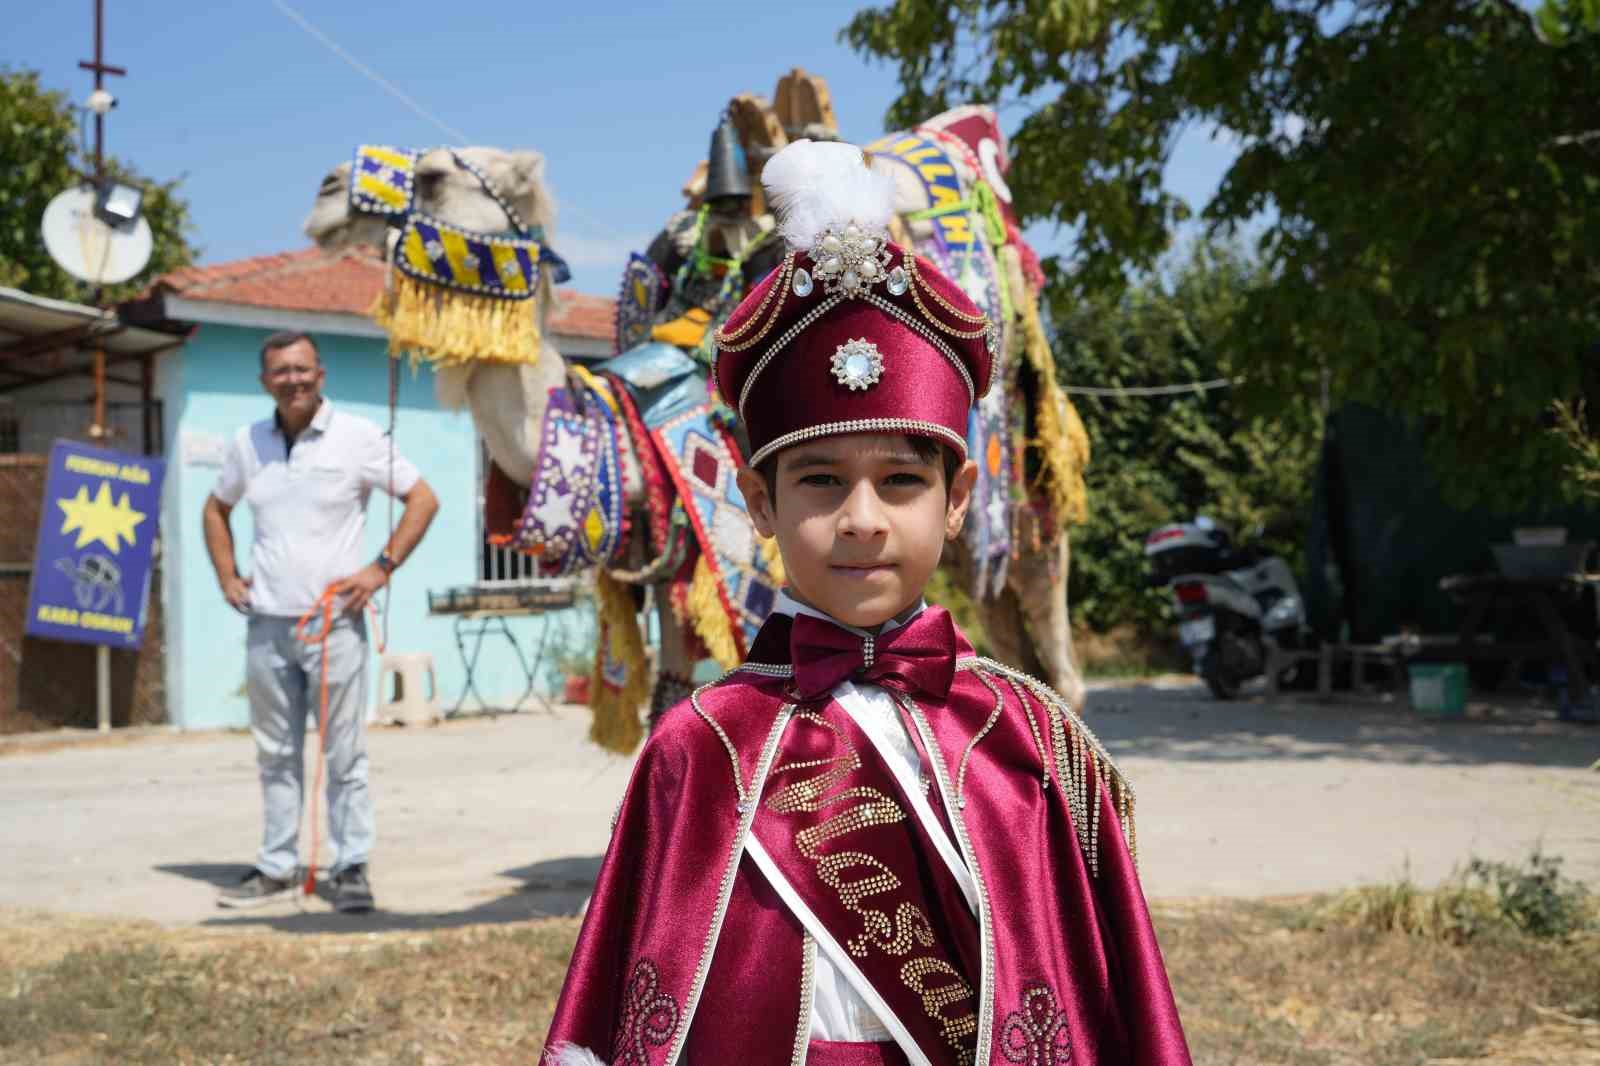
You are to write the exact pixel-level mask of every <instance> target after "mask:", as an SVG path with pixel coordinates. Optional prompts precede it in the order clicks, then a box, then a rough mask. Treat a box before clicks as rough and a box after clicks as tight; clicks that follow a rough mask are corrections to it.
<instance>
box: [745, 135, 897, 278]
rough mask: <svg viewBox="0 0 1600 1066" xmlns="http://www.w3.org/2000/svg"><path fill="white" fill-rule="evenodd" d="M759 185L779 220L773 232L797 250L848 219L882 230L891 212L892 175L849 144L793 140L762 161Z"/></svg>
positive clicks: (842, 227)
mask: <svg viewBox="0 0 1600 1066" xmlns="http://www.w3.org/2000/svg"><path fill="white" fill-rule="evenodd" d="M761 184H762V186H763V187H764V188H765V189H766V192H767V202H768V203H770V204H771V205H772V207H773V210H774V211H776V212H777V215H778V218H779V219H780V220H781V221H780V222H779V225H778V232H779V233H781V234H782V235H783V239H784V240H785V241H787V242H788V244H789V247H791V248H793V249H795V250H796V251H807V252H808V251H810V250H811V248H812V246H813V245H814V244H816V242H817V238H818V237H819V236H820V235H821V234H822V231H823V230H828V229H831V230H833V231H835V232H839V231H841V230H843V229H844V227H845V226H847V225H849V224H850V223H852V222H854V223H855V224H856V225H857V226H860V227H861V228H862V229H864V230H871V231H874V232H877V233H880V234H881V233H884V232H886V231H887V230H888V228H889V220H890V218H892V217H893V215H894V179H893V178H891V177H890V176H889V175H887V174H883V173H880V172H878V171H875V170H873V169H871V168H870V167H869V166H868V165H867V159H866V156H865V155H864V154H863V153H862V151H861V149H860V148H859V147H857V146H856V145H853V144H845V143H843V142H839V141H812V140H799V141H795V142H794V143H793V144H790V145H788V146H786V147H785V148H783V149H782V150H780V151H779V152H778V154H776V155H774V156H773V157H772V158H771V159H769V160H767V165H766V167H765V168H763V169H762V171H761Z"/></svg>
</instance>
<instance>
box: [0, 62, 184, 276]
mask: <svg viewBox="0 0 1600 1066" xmlns="http://www.w3.org/2000/svg"><path fill="white" fill-rule="evenodd" d="M77 133H78V124H77V119H76V118H75V117H74V115H73V111H72V106H71V104H70V103H69V102H68V100H67V98H66V96H65V94H63V93H59V92H55V91H52V90H48V89H44V88H42V87H41V86H40V84H39V76H38V74H36V73H34V72H33V71H7V70H0V160H3V161H4V163H3V165H0V285H6V286H10V287H12V288H22V289H26V290H27V291H28V292H31V293H34V294H35V295H39V296H53V297H56V298H58V299H63V300H79V301H82V300H87V299H90V298H91V296H92V294H91V293H89V292H88V290H87V286H85V285H84V284H83V283H81V282H79V281H77V280H76V279H75V278H73V277H72V276H71V275H69V274H67V273H66V272H65V271H63V270H62V269H61V268H60V267H58V266H56V264H55V262H54V261H53V260H52V259H51V258H50V253H49V252H47V251H46V250H45V247H44V240H43V238H42V237H40V235H39V222H40V219H42V218H43V217H44V209H45V205H47V204H48V203H49V202H50V199H51V198H52V197H53V196H55V195H56V194H57V193H59V192H61V191H62V190H63V189H67V188H70V187H71V186H72V185H73V184H75V183H77V182H79V181H81V180H83V176H84V175H85V174H86V173H88V172H89V171H91V170H92V169H93V162H92V160H85V159H82V158H80V157H79V153H78V150H77V146H76V143H75V142H76V139H77ZM106 172H107V173H108V175H110V176H111V177H114V178H117V179H118V180H121V181H124V182H127V183H129V184H137V185H140V186H142V187H143V188H144V193H145V195H144V208H143V210H144V216H145V219H146V220H147V221H148V222H149V223H150V229H151V231H152V233H153V235H154V237H155V248H154V251H153V252H152V254H151V256H150V263H149V265H148V266H146V267H145V269H144V270H143V271H142V272H141V273H140V274H139V275H138V276H136V277H134V278H132V279H130V280H128V281H127V282H124V283H123V284H120V285H110V286H107V287H106V289H105V292H104V295H103V297H102V301H103V302H105V303H114V302H116V301H118V300H122V299H127V298H128V297H131V296H134V295H136V294H137V293H138V292H139V291H140V290H142V289H143V288H144V287H145V286H146V285H147V284H149V282H150V280H151V279H152V278H155V277H158V276H160V275H161V274H164V273H166V272H168V271H171V270H176V269H178V268H180V267H184V266H188V265H189V264H190V263H193V262H194V258H195V254H196V249H195V248H194V247H193V246H191V245H190V243H189V232H190V228H191V227H190V222H189V206H188V204H187V203H185V202H184V200H183V199H182V198H181V197H180V196H179V195H178V182H177V181H169V182H153V181H150V180H148V179H146V178H144V177H143V176H141V175H140V174H139V172H138V171H137V170H135V169H134V168H133V167H132V166H130V165H129V164H127V163H124V162H122V161H120V160H117V159H115V158H109V157H108V158H107V159H106Z"/></svg>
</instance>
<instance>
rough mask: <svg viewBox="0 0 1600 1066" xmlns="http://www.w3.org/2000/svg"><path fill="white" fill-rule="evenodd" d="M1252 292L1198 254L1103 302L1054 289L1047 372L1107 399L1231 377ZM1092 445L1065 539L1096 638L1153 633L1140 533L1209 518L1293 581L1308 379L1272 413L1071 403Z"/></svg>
mask: <svg viewBox="0 0 1600 1066" xmlns="http://www.w3.org/2000/svg"><path fill="white" fill-rule="evenodd" d="M1262 283H1263V281H1262V277H1261V270H1260V268H1259V266H1257V265H1255V264H1253V263H1251V262H1250V261H1249V260H1248V259H1247V258H1246V257H1245V256H1244V255H1243V254H1242V253H1240V252H1239V251H1238V250H1236V249H1233V248H1231V247H1229V246H1213V245H1199V246H1197V247H1196V248H1195V249H1194V250H1193V251H1192V252H1191V254H1190V256H1189V258H1187V259H1186V260H1184V261H1182V262H1181V263H1180V264H1179V265H1178V266H1177V267H1176V268H1175V269H1174V270H1172V271H1170V272H1168V273H1167V274H1165V275H1161V274H1158V275H1156V276H1154V277H1152V278H1151V279H1150V280H1147V281H1145V282H1142V283H1140V284H1138V285H1136V286H1135V287H1134V288H1132V289H1130V290H1128V291H1126V292H1124V293H1122V294H1121V295H1119V296H1116V297H1105V296H1099V297H1096V298H1091V299H1089V300H1085V301H1081V302H1080V301H1075V300H1071V299H1069V298H1067V297H1066V296H1065V295H1064V292H1063V290H1059V289H1058V290H1056V292H1057V299H1056V302H1055V303H1054V305H1053V308H1052V319H1053V322H1054V325H1055V344H1054V348H1055V351H1056V358H1057V362H1058V364H1059V366H1060V370H1061V375H1062V380H1064V381H1066V382H1067V383H1069V384H1071V383H1074V382H1076V383H1082V384H1094V385H1100V386H1113V387H1119V388H1137V387H1141V386H1152V385H1166V384H1169V383H1171V382H1207V381H1216V380H1222V381H1226V380H1229V379H1232V378H1233V377H1234V376H1235V375H1236V374H1237V371H1238V357H1237V355H1236V353H1235V352H1233V351H1232V350H1231V349H1230V348H1229V347H1228V346H1227V343H1226V338H1227V337H1228V336H1229V333H1230V328H1231V325H1232V322H1233V320H1234V318H1235V316H1236V315H1237V314H1239V311H1240V308H1241V307H1243V306H1244V305H1245V304H1246V302H1247V301H1248V300H1249V299H1250V298H1251V295H1252V293H1253V292H1254V291H1255V290H1256V289H1257V287H1259V286H1260V285H1261V284H1262ZM1073 402H1074V403H1075V404H1076V405H1077V407H1078V410H1079V412H1080V413H1081V414H1082V416H1083V420H1084V424H1085V425H1086V427H1087V428H1088V430H1089V435H1090V439H1091V443H1092V445H1093V454H1094V461H1093V462H1092V463H1091V464H1090V466H1089V472H1088V478H1089V498H1090V501H1091V505H1090V518H1089V521H1088V522H1087V523H1086V524H1084V525H1082V526H1077V527H1074V528H1073V530H1072V549H1073V556H1072V575H1071V579H1070V585H1069V596H1070V602H1071V603H1072V607H1073V612H1074V617H1075V618H1076V619H1078V620H1079V621H1083V622H1086V623H1087V624H1088V625H1089V626H1090V627H1091V628H1093V629H1096V630H1101V631H1104V630H1107V629H1110V628H1112V627H1115V626H1119V625H1128V624H1132V625H1135V626H1138V627H1140V628H1144V629H1150V628H1153V627H1154V626H1155V625H1156V624H1157V623H1158V622H1159V621H1160V620H1161V619H1163V618H1165V616H1166V604H1167V600H1168V598H1169V596H1170V594H1169V593H1168V592H1166V591H1165V590H1159V589H1156V590H1153V589H1149V588H1148V587H1147V585H1146V581H1145V574H1146V564H1145V559H1144V535H1145V534H1146V533H1148V532H1149V531H1150V530H1152V529H1154V528H1155V527H1156V526H1159V525H1162V524H1164V523H1167V522H1173V521H1180V520H1187V519H1190V518H1192V517H1193V516H1194V515H1196V514H1197V513H1204V514H1207V515H1210V516H1211V517H1212V518H1213V519H1215V520H1216V521H1218V522H1220V523H1221V524H1222V525H1224V526H1225V527H1227V528H1228V529H1229V530H1231V531H1232V532H1233V534H1234V535H1235V537H1240V536H1244V535H1248V534H1249V533H1251V532H1252V531H1254V530H1257V529H1259V530H1261V531H1262V534H1263V536H1262V541H1263V543H1264V544H1265V545H1267V546H1268V547H1271V548H1272V549H1274V550H1276V551H1278V552H1279V553H1281V554H1282V555H1284V556H1285V558H1286V559H1287V560H1288V561H1289V564H1290V566H1291V567H1292V568H1294V569H1295V570H1296V571H1297V572H1300V573H1303V572H1304V567H1303V562H1304V558H1303V548H1302V545H1303V541H1304V532H1305V526H1306V521H1307V519H1308V517H1309V510H1310V503H1311V484H1312V474H1313V472H1314V470H1315V468H1316V463H1317V456H1318V448H1319V446H1320V440H1321V436H1320V418H1319V413H1318V403H1319V396H1318V388H1317V381H1316V374H1315V372H1314V371H1313V372H1309V373H1307V374H1305V375H1303V376H1302V380H1301V381H1300V382H1298V384H1297V388H1296V389H1295V390H1293V391H1291V392H1288V393H1285V394H1284V395H1283V396H1282V397H1281V399H1280V402H1279V403H1278V405H1277V408H1276V409H1275V410H1273V411H1271V412H1269V413H1268V412H1255V411H1252V410H1251V409H1249V408H1248V407H1246V406H1245V405H1244V404H1243V403H1241V401H1240V397H1239V395H1238V394H1237V391H1236V390H1234V389H1232V388H1219V389H1213V390H1208V391H1196V392H1192V393H1185V394H1179V395H1173V396H1150V397H1144V396H1108V397H1100V396H1081V395H1080V396H1075V397H1074V398H1073Z"/></svg>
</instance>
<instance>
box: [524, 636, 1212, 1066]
mask: <svg viewBox="0 0 1600 1066" xmlns="http://www.w3.org/2000/svg"><path fill="white" fill-rule="evenodd" d="M932 609H935V610H937V608H932ZM790 625H791V620H790V619H789V618H788V617H786V616H783V615H774V616H773V617H772V618H771V619H769V621H768V622H767V624H766V625H765V626H764V627H763V628H762V631H761V633H760V634H759V635H758V636H757V639H756V641H755V644H754V645H753V647H752V648H751V654H750V660H749V661H748V662H747V663H746V664H745V665H744V666H743V667H741V668H740V669H739V670H737V671H735V672H733V673H732V674H730V675H729V676H728V677H727V678H725V679H723V680H722V681H720V682H718V683H717V684H715V685H712V686H708V687H707V688H704V689H702V690H701V691H700V692H699V693H698V694H697V697H696V699H695V700H693V701H692V702H691V701H686V702H684V703H682V704H679V705H678V706H676V707H674V708H672V709H671V710H669V711H668V712H667V713H666V714H665V715H664V716H663V717H662V719H661V722H660V725H659V726H658V727H657V729H656V731H655V732H654V733H653V734H652V736H651V737H650V739H649V741H648V742H647V743H646V745H645V748H644V750H643V752H642V753H641V754H640V756H639V760H638V763H637V764H636V766H635V768H634V773H633V777H632V780H631V781H630V782H629V785H628V790H627V794H626V796H625V798H624V800H623V803H622V807H621V809H620V811H619V812H618V817H617V822H616V825H615V828H614V831H613V833H612V838H611V844H610V847H609V849H608V850H607V852H606V856H605V860H604V862H603V863H602V865H601V868H600V874H599V878H598V880H597V882H596V885H595V891H594V895H593V898H592V900H591V902H590V905H589V910H588V914H587V916H586V917H585V919H584V923H583V929H582V932H581V933H580V934H579V937H578V943H577V947H576V948H575V950H574V952H573V956H572V963H571V967H570V969H569V970H568V972H567V979H566V984H565V986H564V987H563V989H562V992H561V999H560V1002H559V1003H558V1004H557V1007H556V1013H555V1019H554V1021H553V1022H552V1025H551V1029H550V1034H549V1037H548V1038H547V1042H546V1046H547V1050H556V1049H560V1048H562V1047H565V1046H567V1045H571V1046H574V1047H578V1048H585V1049H588V1050H590V1051H591V1052H593V1053H594V1054H595V1055H596V1056H598V1057H599V1059H600V1060H601V1061H603V1062H606V1063H609V1064H611V1066H673V1064H675V1063H686V1064H690V1066H712V1064H716V1066H722V1064H732V1066H782V1064H785V1063H801V1062H804V1059H805V1046H806V1043H807V1037H808V1034H809V1031H810V1022H811V1017H810V1014H811V1012H810V988H809V983H810V977H811V960H812V959H813V958H814V955H813V953H814V952H815V951H816V944H815V941H814V940H813V938H812V937H811V936H809V935H808V934H807V933H806V931H805V928H804V927H803V926H802V925H801V923H800V921H799V920H798V919H797V918H796V917H795V915H794V913H793V912H792V911H791V910H790V909H789V907H788V906H786V904H785V903H784V901H783V900H782V899H781V898H780V897H779V895H778V893H777V892H776V891H775V890H774V888H773V886H772V884H771V883H769V881H768V880H767V878H766V876H765V875H764V874H763V872H762V871H761V870H760V869H759V868H758V867H757V865H756V862H755V860H754V859H753V858H752V856H751V854H750V853H749V851H750V845H749V842H750V839H751V837H752V827H753V823H754V821H755V820H756V819H757V818H758V817H759V818H762V819H767V818H774V817H777V815H776V814H774V813H773V811H772V810H770V809H769V805H768V800H769V799H770V797H771V796H772V795H773V794H774V790H773V786H772V783H771V782H770V781H769V778H770V777H771V771H772V769H773V767H774V765H783V764H784V763H785V762H786V761H789V762H796V761H799V760H801V759H803V758H804V756H805V754H806V752H805V750H804V743H805V741H804V739H803V738H804V737H805V735H806V731H805V730H804V729H802V728H799V726H800V725H801V724H803V723H804V721H805V715H806V714H807V713H810V714H812V715H813V717H816V716H817V714H818V713H820V712H819V706H818V705H817V704H811V705H808V706H803V707H800V708H798V710H799V711H800V712H802V713H801V718H800V719H798V720H797V718H796V712H797V708H796V707H795V705H794V704H793V703H792V702H790V699H789V698H788V696H787V691H788V686H789V683H790V682H789V679H788V675H787V665H786V664H787V659H788V647H789V627H790ZM900 702H901V706H902V713H903V715H904V717H905V720H906V722H907V725H908V728H909V729H910V732H911V734H912V737H913V740H914V742H915V743H916V744H917V745H918V747H919V748H920V749H921V750H922V752H923V758H924V761H925V763H926V764H928V765H925V772H928V773H930V775H931V776H932V777H933V779H934V784H933V786H932V787H931V789H930V792H931V796H930V799H929V802H930V804H931V805H932V807H933V808H934V810H935V811H936V812H938V814H939V817H940V820H941V821H948V823H949V825H950V827H951V828H952V829H953V830H954V836H955V839H956V841H957V843H958V844H959V847H960V850H961V853H962V855H963V857H964V858H965V861H966V865H967V866H968V868H969V869H970V870H971V871H972V873H973V875H974V880H975V881H976V885H977V897H978V898H977V904H978V905H977V914H976V918H977V927H978V932H977V936H978V937H979V944H980V948H981V950H980V951H979V952H978V953H977V954H978V958H977V959H976V960H969V961H970V963H971V965H970V966H969V967H968V969H969V970H976V971H977V972H974V973H972V974H971V977H972V984H973V987H974V989H975V991H976V997H975V998H976V1001H977V1002H976V1004H975V1011H974V1013H976V1015H977V1029H976V1033H975V1036H974V1037H973V1038H972V1040H973V1043H975V1045H976V1046H975V1048H972V1047H971V1046H970V1045H969V1047H968V1050H967V1051H965V1052H962V1051H959V1050H954V1049H953V1048H952V1047H951V1046H950V1044H949V1042H947V1041H939V1040H936V1039H931V1038H930V1039H921V1040H918V1041H917V1042H915V1044H914V1046H912V1047H904V1046H902V1050H904V1051H905V1052H906V1054H907V1058H908V1059H909V1060H910V1061H911V1062H912V1063H918V1062H925V1063H930V1064H939V1066H946V1064H949V1066H959V1064H960V1063H962V1062H971V1061H974V1060H975V1061H977V1062H981V1063H990V1062H993V1063H1027V1064H1028V1066H1065V1064H1068V1063H1072V1064H1076V1066H1091V1064H1103V1066H1180V1064H1181V1066H1188V1064H1189V1063H1190V1058H1189V1052H1188V1048H1187V1045H1186V1043H1185V1040H1184V1035H1183V1029H1182V1026H1181V1024H1180V1023H1179V1020H1178V1012H1177V1008H1176V1005H1175V1004H1174V1002H1173V997H1172V991H1171V987H1170V985H1169V983H1168V980H1167V975H1166V970H1165V968H1164V966H1163V964H1162V960H1161V952H1160V949H1159V948H1158V947H1157V944H1156V938H1155V934H1154V931H1153V930H1152V928H1151V925H1150V918H1149V913H1148V911H1147V909H1146V906H1145V901H1144V896H1143V893H1142V892H1141V890H1140V887H1139V879H1138V874H1137V872H1136V871H1135V868H1134V858H1133V848H1132V846H1131V840H1130V838H1132V837H1133V793H1132V790H1131V789H1130V788H1129V787H1128V785H1127V783H1126V782H1125V781H1124V780H1123V779H1122V777H1121V775H1120V774H1119V773H1118V772H1117V771H1116V769H1115V768H1114V767H1113V766H1112V764H1111V762H1110V760H1109V759H1108V758H1107V757H1106V755H1105V752H1104V750H1103V749H1102V748H1101V747H1100V745H1099V743H1098V742H1097V741H1096V740H1095V739H1094V738H1093V736H1092V735H1091V734H1090V733H1089V732H1088V730H1087V729H1085V728H1084V726H1083V724H1082V722H1081V721H1079V720H1078V719H1077V717H1076V716H1075V715H1074V714H1073V713H1072V711H1071V709H1070V708H1069V707H1068V706H1067V705H1066V703H1065V702H1064V701H1062V700H1061V699H1060V698H1059V697H1057V696H1056V695H1055V694H1054V693H1052V692H1050V691H1049V690H1048V689H1046V688H1045V687H1044V686H1043V685H1042V684H1040V683H1039V682H1037V681H1034V680H1032V679H1030V678H1027V677H1025V676H1024V675H1022V674H1020V673H1017V672H1015V671H1012V670H1010V669H1008V668H1006V667H1004V666H1001V665H1000V664H998V663H993V662H991V661H989V660H983V659H978V658H977V657H976V656H974V655H973V652H972V649H971V646H970V645H969V644H968V643H967V641H966V639H965V638H964V637H961V636H960V635H959V634H958V635H957V671H956V675H955V682H954V684H953V686H952V688H951V691H950V695H949V698H948V699H947V700H944V701H940V702H934V701H930V700H928V699H926V698H923V697H917V698H912V699H905V700H901V701H900ZM820 711H825V712H830V713H829V715H828V716H829V717H830V718H831V720H838V719H837V717H836V716H837V714H840V713H842V712H841V711H840V710H839V708H838V707H837V705H834V706H832V707H831V708H827V707H823V708H821V709H820ZM814 732H815V731H813V733H814ZM861 754H862V758H863V759H866V760H871V759H873V758H875V757H876V755H875V753H874V751H873V750H872V749H871V748H870V746H868V747H867V748H866V750H864V751H863V752H862V753H861ZM786 755H787V756H789V758H788V759H787V760H786ZM963 764H964V765H963ZM868 769H869V770H870V769H871V767H868ZM768 828H769V827H768V826H767V825H766V823H765V822H764V823H763V825H762V826H761V827H759V828H758V829H757V831H756V833H755V835H757V836H763V837H764V838H770V834H769V833H768ZM880 829H881V827H880ZM910 829H911V827H910V826H909V824H908V826H907V830H908V831H910ZM946 902H947V903H948V904H949V905H950V906H952V907H960V906H962V905H963V904H962V902H961V900H960V898H959V897H955V898H954V899H951V898H949V897H946ZM966 922H967V924H968V926H969V927H970V924H971V916H970V915H968V916H966ZM829 930H830V931H832V932H835V933H836V934H837V935H836V939H837V940H838V941H840V942H843V941H845V940H846V938H847V937H850V936H852V935H856V934H859V933H860V932H861V930H860V928H853V929H852V928H842V929H838V930H833V929H832V927H831V926H830V927H829ZM891 1028H892V1027H891Z"/></svg>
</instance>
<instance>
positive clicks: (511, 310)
mask: <svg viewBox="0 0 1600 1066" xmlns="http://www.w3.org/2000/svg"><path fill="white" fill-rule="evenodd" d="M538 304H539V299H538V297H534V298H532V299H528V300H496V299H491V298H490V297H487V296H474V295H473V294H471V293H465V292H458V291H456V290H453V289H446V288H442V287H440V286H438V285H428V284H425V283H423V282H420V281H417V280H416V279H415V278H412V277H409V276H407V275H405V274H402V273H400V272H399V271H395V272H394V273H393V274H392V275H391V276H390V281H389V287H388V288H386V289H385V290H384V291H383V293H382V294H381V295H380V296H379V297H378V299H377V302H376V303H374V304H373V305H372V310H371V311H369V312H368V313H369V314H370V315H371V316H372V320H373V321H374V322H376V323H377V324H378V325H379V326H380V327H381V328H382V329H383V331H384V332H385V333H387V334H388V335H389V354H390V355H391V356H397V355H400V354H402V353H404V354H409V355H410V356H411V358H412V359H413V360H418V359H422V360H426V361H428V362H430V363H445V364H453V363H467V362H471V361H473V360H475V359H481V360H484V361H486V362H491V363H535V362H538V360H539V346H540V338H539V307H538Z"/></svg>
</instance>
